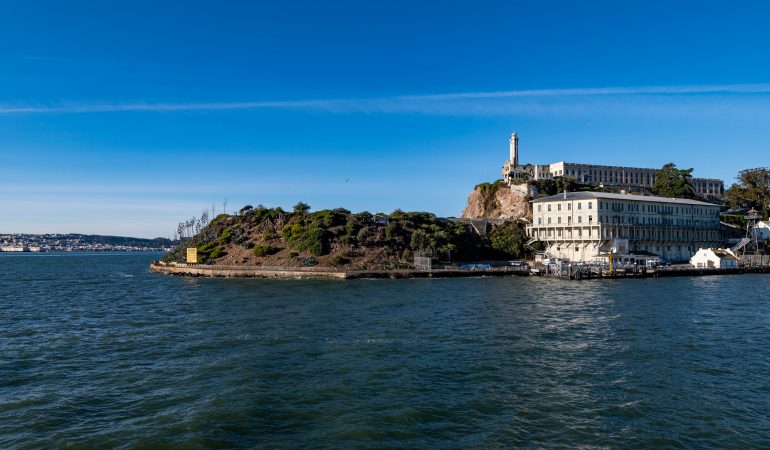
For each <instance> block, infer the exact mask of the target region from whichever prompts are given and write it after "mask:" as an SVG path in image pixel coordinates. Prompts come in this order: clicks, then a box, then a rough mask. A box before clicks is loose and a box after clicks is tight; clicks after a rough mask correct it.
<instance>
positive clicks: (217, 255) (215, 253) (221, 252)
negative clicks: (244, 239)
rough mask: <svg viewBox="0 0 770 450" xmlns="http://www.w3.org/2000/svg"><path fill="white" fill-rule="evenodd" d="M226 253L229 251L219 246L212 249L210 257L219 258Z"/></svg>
mask: <svg viewBox="0 0 770 450" xmlns="http://www.w3.org/2000/svg"><path fill="white" fill-rule="evenodd" d="M226 254H227V252H226V251H224V249H223V248H222V247H217V248H215V249H214V250H212V251H211V253H210V254H209V258H211V259H217V258H221V257H222V256H225V255H226Z"/></svg>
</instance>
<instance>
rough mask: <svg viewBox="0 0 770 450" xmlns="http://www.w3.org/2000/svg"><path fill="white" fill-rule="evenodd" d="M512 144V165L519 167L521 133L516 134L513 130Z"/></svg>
mask: <svg viewBox="0 0 770 450" xmlns="http://www.w3.org/2000/svg"><path fill="white" fill-rule="evenodd" d="M510 145H511V157H510V159H509V161H510V162H511V167H518V166H519V135H518V134H516V132H515V131H514V132H513V134H511V139H510Z"/></svg>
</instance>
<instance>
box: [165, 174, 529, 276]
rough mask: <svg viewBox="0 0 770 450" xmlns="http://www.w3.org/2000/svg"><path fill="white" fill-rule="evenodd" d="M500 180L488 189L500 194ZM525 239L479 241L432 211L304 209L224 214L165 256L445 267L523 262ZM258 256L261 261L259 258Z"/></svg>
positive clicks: (504, 232) (512, 231)
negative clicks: (418, 258) (192, 250)
mask: <svg viewBox="0 0 770 450" xmlns="http://www.w3.org/2000/svg"><path fill="white" fill-rule="evenodd" d="M501 183H502V182H499V183H498V182H496V183H492V184H490V185H489V187H487V188H485V189H496V188H499V186H500V185H501ZM525 240H526V238H525V236H524V234H523V231H522V229H521V226H520V225H515V224H508V225H505V226H503V227H501V228H499V229H497V230H496V231H494V232H492V233H491V234H490V239H489V240H487V239H485V238H482V237H480V236H479V235H478V234H477V233H476V232H474V231H473V229H472V227H470V226H469V225H467V224H465V223H462V222H455V221H450V220H448V219H442V218H438V217H436V216H435V215H434V214H431V213H427V212H405V211H401V210H395V211H393V212H392V213H391V214H383V213H377V214H372V213H369V212H367V211H364V212H361V213H358V214H353V213H351V212H350V211H348V210H346V209H343V208H337V209H326V210H321V211H313V212H311V211H310V207H309V205H307V204H305V203H302V202H300V203H298V205H297V206H295V208H294V211H293V212H286V211H283V210H282V209H280V208H265V207H264V206H261V205H260V206H257V207H255V208H248V207H244V208H241V209H240V211H239V214H238V215H220V216H217V218H216V219H215V220H213V221H212V222H211V223H209V224H208V225H206V226H205V227H203V228H202V229H201V230H200V231H199V232H198V233H197V234H195V235H194V236H192V237H191V238H188V239H187V240H186V241H185V242H184V243H183V244H180V245H179V246H178V247H177V248H175V249H173V250H172V251H171V252H169V253H168V254H166V255H164V257H163V259H164V260H165V261H179V262H183V261H184V260H185V248H187V247H191V246H194V247H196V248H197V249H198V254H199V261H201V262H215V263H216V261H217V260H218V259H221V258H223V257H225V256H228V257H229V259H227V263H228V264H239V263H243V264H253V263H256V262H257V261H260V260H262V259H268V260H269V261H270V262H271V264H276V265H282V264H285V265H295V266H297V265H299V266H308V265H315V264H324V265H329V266H343V265H344V266H350V267H352V268H380V269H382V268H406V267H410V266H411V264H412V263H413V256H414V255H415V254H420V255H428V256H431V257H432V258H433V260H434V262H436V263H439V264H442V263H443V264H446V263H450V262H460V261H477V260H482V259H492V258H501V257H504V258H510V257H517V258H518V257H522V256H523V255H524V249H523V242H524V241H525ZM254 258H259V259H257V260H255V259H254Z"/></svg>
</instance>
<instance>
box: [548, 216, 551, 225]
mask: <svg viewBox="0 0 770 450" xmlns="http://www.w3.org/2000/svg"><path fill="white" fill-rule="evenodd" d="M548 224H549V225H550V224H551V218H550V217H549V218H548Z"/></svg>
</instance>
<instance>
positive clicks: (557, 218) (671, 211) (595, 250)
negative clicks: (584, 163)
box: [527, 192, 723, 262]
mask: <svg viewBox="0 0 770 450" xmlns="http://www.w3.org/2000/svg"><path fill="white" fill-rule="evenodd" d="M531 203H532V224H531V225H528V226H527V234H528V235H529V236H530V238H532V239H533V240H537V241H542V242H544V243H545V244H546V251H547V252H548V253H549V254H550V255H552V256H554V257H557V258H567V259H570V260H573V261H591V260H594V259H596V258H599V257H602V256H603V255H607V253H609V252H614V253H618V254H624V255H633V254H638V255H657V256H660V257H661V258H662V259H664V260H667V261H671V262H682V261H688V260H689V259H690V257H691V256H692V255H694V254H695V253H696V252H697V251H698V249H699V248H711V247H719V246H720V244H722V241H723V238H722V233H721V225H720V222H719V210H720V207H719V206H718V205H713V204H711V203H706V202H701V201H697V200H687V199H678V198H666V197H654V196H644V195H630V194H612V193H605V192H565V193H563V194H558V195H553V196H550V197H545V198H540V199H537V200H533V201H532V202H531Z"/></svg>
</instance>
